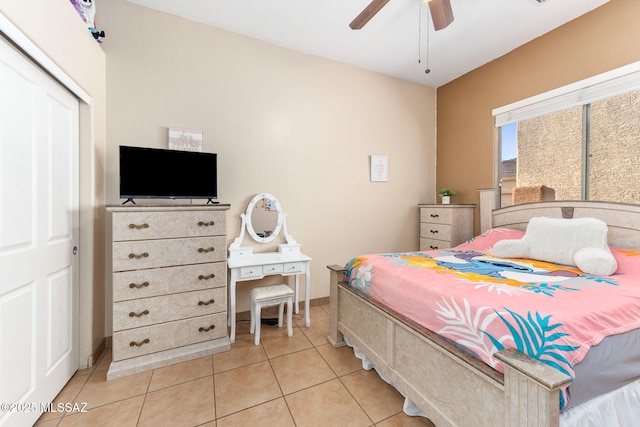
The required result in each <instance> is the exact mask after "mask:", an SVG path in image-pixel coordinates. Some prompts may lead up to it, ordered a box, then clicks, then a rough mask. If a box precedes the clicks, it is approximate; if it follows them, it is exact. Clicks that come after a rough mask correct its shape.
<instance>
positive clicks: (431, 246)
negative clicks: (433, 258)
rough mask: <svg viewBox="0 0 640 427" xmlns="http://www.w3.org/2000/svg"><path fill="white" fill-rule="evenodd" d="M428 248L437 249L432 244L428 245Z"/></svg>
mask: <svg viewBox="0 0 640 427" xmlns="http://www.w3.org/2000/svg"><path fill="white" fill-rule="evenodd" d="M429 248H431V249H438V247H437V246H433V245H430V246H429Z"/></svg>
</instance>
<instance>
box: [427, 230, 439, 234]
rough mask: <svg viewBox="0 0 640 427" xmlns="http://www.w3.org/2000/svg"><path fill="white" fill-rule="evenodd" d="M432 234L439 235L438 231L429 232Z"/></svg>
mask: <svg viewBox="0 0 640 427" xmlns="http://www.w3.org/2000/svg"><path fill="white" fill-rule="evenodd" d="M429 231H430V232H431V234H438V230H429Z"/></svg>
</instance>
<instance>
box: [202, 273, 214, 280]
mask: <svg viewBox="0 0 640 427" xmlns="http://www.w3.org/2000/svg"><path fill="white" fill-rule="evenodd" d="M214 277H216V275H215V274H213V273H211V274H209V275H208V276H203V275H202V274H201V275H199V276H198V280H209V279H213V278H214Z"/></svg>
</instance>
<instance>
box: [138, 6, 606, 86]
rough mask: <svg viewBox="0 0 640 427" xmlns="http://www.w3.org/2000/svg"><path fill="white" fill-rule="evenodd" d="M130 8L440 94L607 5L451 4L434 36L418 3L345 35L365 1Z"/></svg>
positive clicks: (383, 13) (386, 9) (424, 9)
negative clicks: (446, 23)
mask: <svg viewBox="0 0 640 427" xmlns="http://www.w3.org/2000/svg"><path fill="white" fill-rule="evenodd" d="M128 1H130V2H131V3H136V4H139V5H141V6H146V7H150V8H153V9H157V10H161V11H164V12H167V13H171V14H174V15H178V16H182V17H185V18H188V19H191V20H194V21H198V22H202V23H205V24H209V25H212V26H215V27H219V28H222V29H226V30H229V31H232V32H236V33H240V34H244V35H247V36H250V37H253V38H256V39H259V40H263V41H266V42H269V43H272V44H275V45H278V46H282V47H286V48H289V49H293V50H296V51H299V52H304V53H308V54H312V55H317V56H320V57H324V58H328V59H332V60H335V61H339V62H342V63H345V64H349V65H352V66H355V67H358V68H364V69H366V70H371V71H375V72H378V73H382V74H386V75H390V76H393V77H397V78H399V79H403V80H407V81H411V82H414V83H419V84H423V85H426V86H431V87H439V86H441V85H443V84H445V83H448V82H450V81H451V80H454V79H455V78H457V77H460V76H461V75H463V74H465V73H467V72H469V71H471V70H473V69H474V68H477V67H479V66H481V65H484V64H486V63H488V62H490V61H492V60H494V59H496V58H498V57H500V56H502V55H504V54H506V53H508V52H510V51H511V50H513V49H515V48H517V47H518V46H521V45H522V44H524V43H526V42H528V41H530V40H533V39H535V38H537V37H539V36H541V35H543V34H545V33H547V32H549V31H551V30H553V29H554V28H556V27H559V26H561V25H562V24H564V23H566V22H568V21H571V20H573V19H575V18H577V17H579V16H580V15H582V14H584V13H587V12H589V11H591V10H593V9H595V8H596V7H598V6H601V5H602V4H604V3H606V2H607V1H608V0H546V1H544V2H542V3H540V2H539V1H538V0H451V5H452V9H453V14H454V17H455V20H454V21H453V23H452V24H451V25H449V26H448V27H447V28H445V29H443V30H440V31H437V32H435V31H433V26H432V24H431V22H430V20H428V19H427V10H428V7H427V6H426V5H424V6H422V0H392V1H390V2H389V3H387V5H386V6H385V7H384V8H383V9H382V10H381V11H380V12H379V13H378V14H377V15H376V16H375V17H374V18H373V19H372V20H371V21H369V23H368V24H367V25H365V26H364V28H363V29H361V30H352V29H350V28H349V23H350V22H351V21H352V20H353V18H355V17H356V16H357V15H358V13H360V11H361V10H362V9H364V8H365V7H366V6H367V4H369V2H370V0H314V1H312V0H179V1H176V0H128ZM420 21H421V22H422V26H420V25H419V22H420ZM427 22H428V23H429V30H428V31H427V27H426V24H427ZM420 27H421V28H420ZM427 36H428V40H429V42H428V46H429V48H428V51H427ZM427 52H428V53H427ZM419 59H420V62H418V61H419ZM427 68H429V69H430V72H429V73H428V74H427V73H425V69H427Z"/></svg>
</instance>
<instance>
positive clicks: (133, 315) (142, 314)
mask: <svg viewBox="0 0 640 427" xmlns="http://www.w3.org/2000/svg"><path fill="white" fill-rule="evenodd" d="M147 314H149V310H145V311H141V312H140V313H134V312H133V311H132V312H131V313H129V317H142V316H146V315H147Z"/></svg>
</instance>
